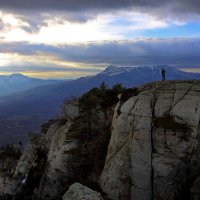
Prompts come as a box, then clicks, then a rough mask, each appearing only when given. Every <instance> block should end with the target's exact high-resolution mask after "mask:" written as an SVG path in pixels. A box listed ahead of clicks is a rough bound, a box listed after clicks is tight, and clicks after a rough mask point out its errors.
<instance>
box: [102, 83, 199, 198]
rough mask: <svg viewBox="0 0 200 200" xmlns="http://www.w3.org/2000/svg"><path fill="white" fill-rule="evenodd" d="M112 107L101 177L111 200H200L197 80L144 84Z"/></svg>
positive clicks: (103, 186)
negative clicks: (111, 120)
mask: <svg viewBox="0 0 200 200" xmlns="http://www.w3.org/2000/svg"><path fill="white" fill-rule="evenodd" d="M115 110H116V111H115V114H114V117H113V122H112V127H113V131H112V136H111V140H110V144H109V149H108V153H107V158H106V163H105V166H104V170H103V172H102V175H101V180H100V183H101V187H102V189H103V191H104V192H106V193H107V194H108V196H109V197H110V199H112V200H150V199H162V200H172V199H173V200H174V199H196V198H197V199H199V198H200V185H199V180H200V159H199V158H200V143H199V142H200V140H199V139H200V128H199V125H200V124H199V119H200V82H199V81H169V82H168V81H167V82H158V83H153V84H148V85H144V86H143V87H141V88H140V89H139V94H138V96H134V97H132V98H130V99H128V101H126V102H125V103H124V104H123V105H121V104H120V103H118V106H117V107H116V109H115Z"/></svg>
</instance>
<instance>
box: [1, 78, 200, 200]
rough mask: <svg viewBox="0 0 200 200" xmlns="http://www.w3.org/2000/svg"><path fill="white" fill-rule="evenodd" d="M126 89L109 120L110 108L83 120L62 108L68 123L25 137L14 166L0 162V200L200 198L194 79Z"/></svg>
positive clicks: (198, 95)
mask: <svg viewBox="0 0 200 200" xmlns="http://www.w3.org/2000/svg"><path fill="white" fill-rule="evenodd" d="M131 91H132V92H131V93H130V91H129V92H128V93H127V94H123V95H119V98H120V101H119V102H118V104H117V106H116V107H115V112H114V116H113V109H112V108H113V107H109V109H107V110H106V112H105V110H104V112H103V110H101V107H100V106H97V107H94V108H93V107H92V108H91V110H90V111H91V113H90V114H92V115H90V116H89V117H90V118H89V119H88V120H89V121H87V119H86V117H85V116H88V115H83V114H87V113H83V111H82V113H81V111H80V109H77V108H75V107H71V106H69V107H65V116H67V119H60V120H53V121H52V120H50V121H49V122H48V123H47V124H45V125H44V126H43V134H31V135H30V136H29V143H28V144H27V146H26V148H25V150H24V152H23V154H22V156H21V158H20V160H19V162H18V164H17V166H16V169H15V170H14V168H15V165H16V162H17V161H15V162H14V163H13V164H12V162H10V160H9V159H8V160H7V161H6V160H5V159H4V160H3V159H2V158H1V157H0V170H1V169H3V168H4V169H5V166H7V167H6V168H9V167H10V166H11V165H13V167H11V170H10V173H9V176H2V171H0V199H3V198H4V199H7V200H11V199H12V200H25V199H26V200H61V199H62V197H63V200H68V199H70V200H73V199H77V200H78V199H81V200H83V199H87V200H90V199H92V200H103V198H104V199H106V200H107V199H109V200H152V199H154V200H180V199H181V200H184V199H185V200H197V199H200V123H199V121H200V81H164V82H156V83H152V84H148V85H144V86H142V87H141V88H139V89H138V90H137V89H135V90H133V89H132V90H131ZM126 92H127V91H126ZM130 94H131V95H132V96H131V97H130ZM127 99H128V100H127ZM84 100H85V102H86V103H88V99H87V95H86V96H85V98H84ZM90 100H91V99H90ZM92 100H94V99H92ZM91 102H93V103H94V101H91ZM86 105H87V106H88V104H86ZM94 105H96V104H94ZM74 106H75V105H74ZM73 110H75V111H74V112H75V113H74V112H73ZM78 110H79V111H80V112H78ZM97 110H98V112H97ZM112 116H113V120H112V126H111V118H112ZM88 122H90V123H88ZM110 126H111V127H110ZM85 127H89V128H90V129H89V130H90V132H87V131H85V130H87V129H85ZM110 132H112V134H111V139H110ZM109 141H110V144H109ZM108 144H109V147H108ZM107 149H108V152H107ZM104 164H105V165H104ZM76 182H79V183H81V184H83V185H86V186H88V187H90V188H92V189H94V190H96V191H101V192H102V196H103V198H102V197H101V196H100V195H99V194H98V193H97V192H94V191H92V190H90V189H89V188H87V187H85V186H83V185H81V184H74V183H76ZM70 185H72V186H71V187H70ZM68 189H69V190H68ZM66 191H67V193H66ZM63 195H64V196H63Z"/></svg>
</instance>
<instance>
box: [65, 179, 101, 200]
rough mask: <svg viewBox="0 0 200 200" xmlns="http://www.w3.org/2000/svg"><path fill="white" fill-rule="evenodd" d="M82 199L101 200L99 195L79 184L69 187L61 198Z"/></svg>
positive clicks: (69, 199)
mask: <svg viewBox="0 0 200 200" xmlns="http://www.w3.org/2000/svg"><path fill="white" fill-rule="evenodd" d="M83 199H87V200H103V197H102V196H101V195H100V194H99V193H97V192H95V191H93V190H91V189H90V188H88V187H85V186H83V185H81V184H79V183H75V184H73V185H71V186H70V188H69V190H68V191H67V192H66V193H65V195H64V196H63V200H83Z"/></svg>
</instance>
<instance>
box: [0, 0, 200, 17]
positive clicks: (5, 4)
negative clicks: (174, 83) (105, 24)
mask: <svg viewBox="0 0 200 200" xmlns="http://www.w3.org/2000/svg"><path fill="white" fill-rule="evenodd" d="M0 7H1V8H9V9H36V10H38V9H42V10H48V9H52V10H66V11H83V10H92V9H94V10H107V9H111V10H114V9H124V8H136V9H142V10H143V11H146V12H148V11H151V10H153V11H155V10H157V12H159V11H160V12H162V10H167V11H168V12H174V13H184V14H185V13H193V14H196V13H199V12H200V1H198V0H176V1H174V0H168V1H158V0H151V1H150V0H92V1H91V0H73V1H72V0H59V1H58V0H34V1H32V0H30V1H29V0H0Z"/></svg>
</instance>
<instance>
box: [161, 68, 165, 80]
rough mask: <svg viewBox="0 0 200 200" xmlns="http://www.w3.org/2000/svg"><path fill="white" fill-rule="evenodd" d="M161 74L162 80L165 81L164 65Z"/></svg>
mask: <svg viewBox="0 0 200 200" xmlns="http://www.w3.org/2000/svg"><path fill="white" fill-rule="evenodd" d="M161 74H162V81H165V68H164V67H162V69H161Z"/></svg>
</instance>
